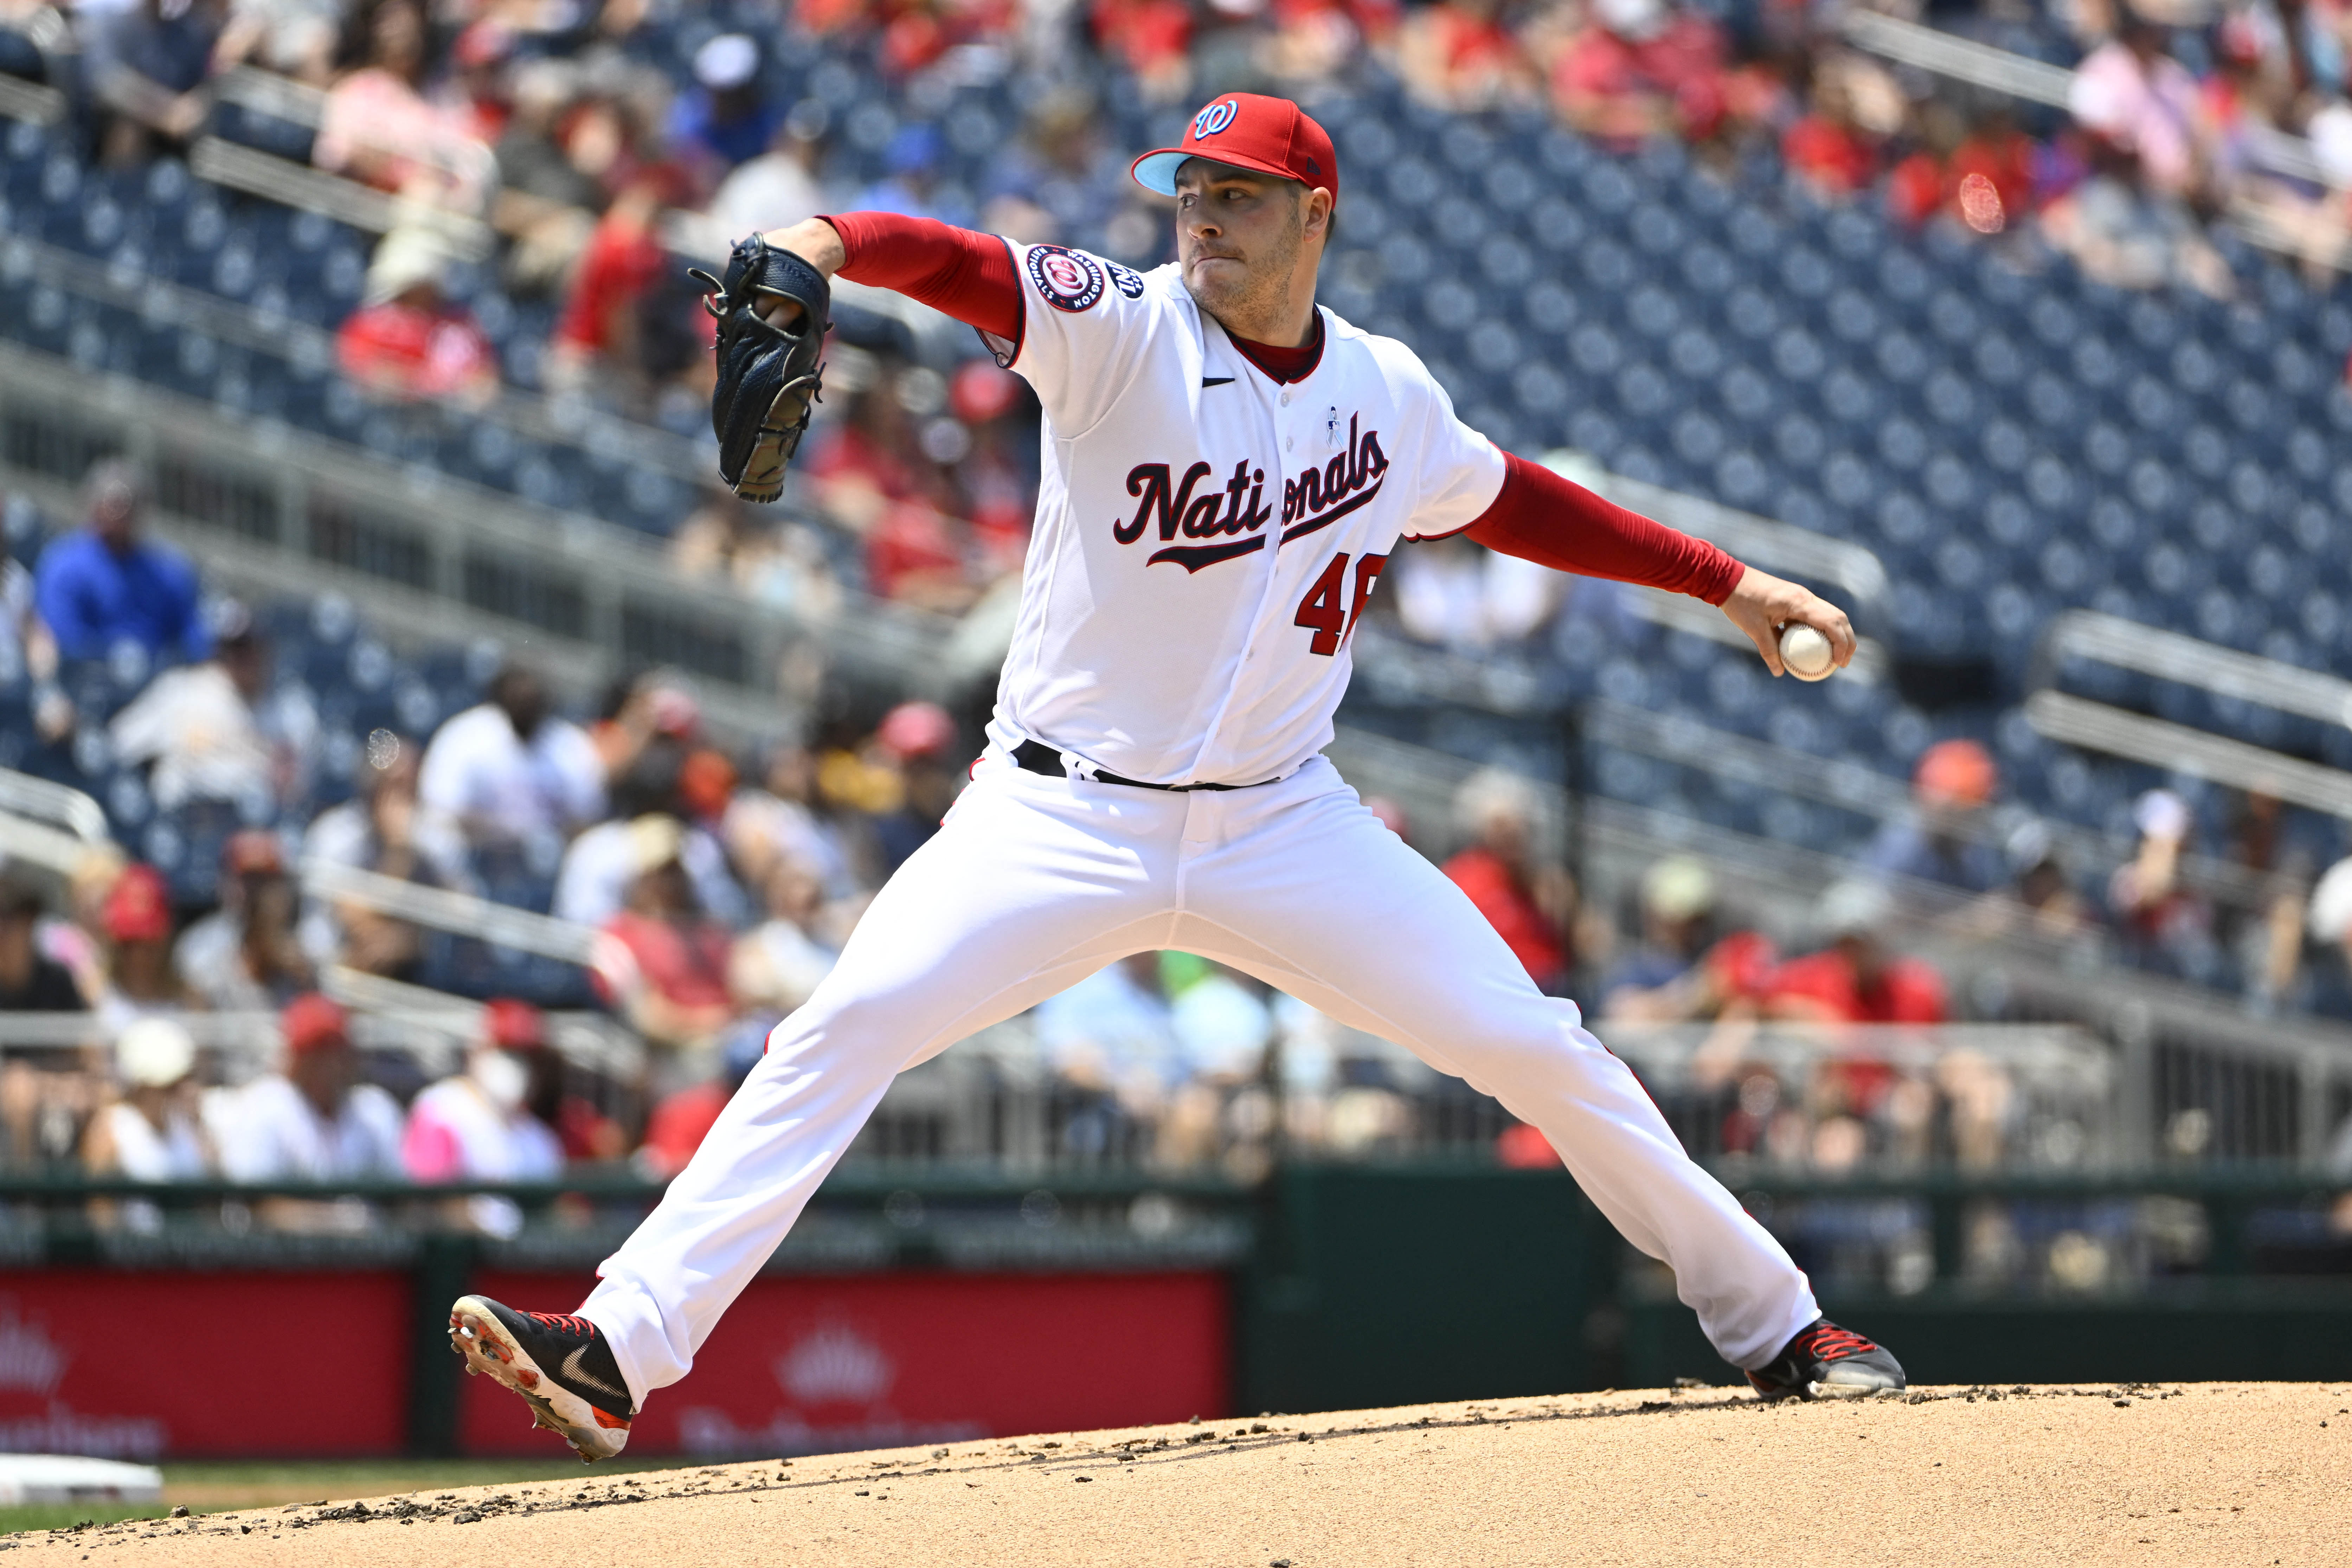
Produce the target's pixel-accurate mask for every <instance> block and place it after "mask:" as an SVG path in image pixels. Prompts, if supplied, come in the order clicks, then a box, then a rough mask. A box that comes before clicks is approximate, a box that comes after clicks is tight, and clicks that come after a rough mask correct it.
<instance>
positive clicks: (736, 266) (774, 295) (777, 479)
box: [689, 234, 833, 501]
mask: <svg viewBox="0 0 2352 1568" xmlns="http://www.w3.org/2000/svg"><path fill="white" fill-rule="evenodd" d="M689 270H690V271H691V272H692V275H693V276H694V278H695V279H696V280H697V281H698V282H700V283H702V284H703V285H704V286H705V287H706V288H708V289H709V290H710V292H709V293H707V294H705V295H704V296H703V299H702V308H703V309H704V310H708V311H709V312H710V313H711V315H712V316H714V317H716V318H717V319H718V321H719V384H718V386H717V387H716V388H715V389H713V390H712V392H711V394H710V427H711V429H712V430H713V431H714V432H716V433H717V435H718V437H719V478H721V479H725V480H726V481H727V484H728V487H729V488H730V489H732V490H733V491H734V492H735V493H736V494H737V495H739V496H741V497H742V498H743V499H744V500H751V501H770V500H775V499H776V498H777V497H778V496H780V495H782V493H783V489H784V465H785V464H787V463H789V462H791V461H792V460H793V451H794V450H795V449H797V448H798V447H799V446H800V444H801V432H803V430H806V429H807V428H808V422H809V407H810V405H811V404H813V403H814V402H815V401H816V397H817V393H818V391H819V383H818V377H819V375H820V374H822V373H823V371H824V363H823V362H822V361H821V360H820V358H819V357H818V356H819V355H821V354H822V353H824V334H825V331H826V329H827V328H829V327H831V326H832V325H833V320H832V305H833V289H831V288H830V287H829V286H828V285H827V284H826V282H825V279H824V273H822V272H819V271H818V270H817V269H816V268H814V267H812V266H810V265H809V264H808V263H807V262H806V261H804V260H803V259H802V258H799V257H797V256H795V255H793V253H792V252H791V251H789V250H778V249H776V248H775V247H772V246H771V245H769V244H768V243H767V242H766V241H765V240H763V239H761V237H759V236H758V235H756V234H755V235H753V236H751V238H749V239H746V240H741V241H740V242H738V243H737V245H736V247H735V253H734V254H733V255H732V256H730V257H729V258H728V260H727V279H726V281H724V282H721V281H720V280H719V279H716V278H713V277H712V276H711V275H710V274H709V273H708V272H705V271H703V270H702V269H701V268H690V269H689ZM777 299H782V300H793V301H795V302H796V303H798V304H799V306H800V307H801V314H800V317H799V319H798V320H797V321H793V323H792V324H791V325H790V326H789V327H780V326H777V325H775V324H774V323H773V322H772V321H767V320H764V319H762V318H761V314H760V306H761V304H763V303H765V302H766V301H768V300H777ZM778 314H779V315H780V316H789V315H790V314H791V312H789V311H781V312H778Z"/></svg>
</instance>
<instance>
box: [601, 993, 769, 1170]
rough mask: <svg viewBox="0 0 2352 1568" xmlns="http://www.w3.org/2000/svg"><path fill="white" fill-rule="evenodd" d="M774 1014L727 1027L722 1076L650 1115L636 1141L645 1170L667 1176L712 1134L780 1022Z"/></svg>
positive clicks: (638, 1158) (666, 1102) (639, 1161)
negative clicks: (640, 1138) (643, 1133)
mask: <svg viewBox="0 0 2352 1568" xmlns="http://www.w3.org/2000/svg"><path fill="white" fill-rule="evenodd" d="M777 1021H778V1020H777V1018H776V1016H775V1015H773V1014H764V1015H761V1016H758V1017H752V1018H746V1019H744V1020H743V1021H742V1022H741V1023H740V1024H738V1025H736V1026H735V1027H733V1028H732V1029H730V1030H729V1031H728V1032H727V1044H726V1047H724V1050H723V1051H722V1053H721V1055H720V1057H719V1076H718V1077H717V1078H714V1079H709V1080H708V1081H707V1082H703V1083H698V1084H690V1085H688V1087H687V1088H685V1089H679V1090H677V1092H676V1093H673V1094H670V1095H668V1096H666V1097H665V1098H664V1099H663V1100H661V1101H660V1102H659V1103H657V1104H656V1106H655V1107H654V1110H653V1114H652V1115H651V1116H650V1117H648V1118H646V1139H645V1142H643V1143H641V1144H639V1145H638V1146H637V1154H636V1162H637V1164H638V1166H639V1168H641V1169H642V1170H643V1171H644V1172H645V1173H646V1174H647V1175H649V1176H651V1177H653V1178H654V1179H655V1180H656V1181H662V1182H667V1181H668V1180H669V1179H670V1178H671V1177H672V1176H675V1175H677V1173H679V1172H680V1171H683V1170H685V1169H686V1163H687V1162H688V1160H691V1159H693V1158H694V1152H695V1151H696V1150H697V1149H699V1148H701V1147H702V1141H703V1139H705V1138H707V1137H709V1135H710V1128H711V1124H712V1123H713V1122H715V1121H718V1120H719V1112H720V1111H722V1110H726V1109H727V1102H728V1101H729V1100H732V1099H733V1098H734V1097H735V1091H736V1090H737V1089H740V1088H741V1087H742V1086H743V1080H744V1079H747V1078H749V1077H751V1069H752V1068H755V1067H758V1066H759V1065H760V1058H761V1057H762V1056H764V1055H765V1054H766V1053H767V1049H768V1036H769V1034H770V1032H771V1031H772V1030H773V1029H774V1028H775V1026H776V1024H777Z"/></svg>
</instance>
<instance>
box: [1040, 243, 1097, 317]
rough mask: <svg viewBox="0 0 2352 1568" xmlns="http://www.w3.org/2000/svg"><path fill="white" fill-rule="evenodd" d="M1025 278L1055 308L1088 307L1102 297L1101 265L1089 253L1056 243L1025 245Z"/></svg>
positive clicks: (1072, 308)
mask: <svg viewBox="0 0 2352 1568" xmlns="http://www.w3.org/2000/svg"><path fill="white" fill-rule="evenodd" d="M1028 265H1029V281H1030V282H1032V283H1034V284H1035V285H1036V286H1037V292H1038V293H1040V294H1042V295H1044V296H1045V303H1047V304H1048V305H1051V306H1053V307H1054V309H1055V310H1092V309H1094V307H1095V303H1096V301H1097V300H1100V299H1101V298H1102V297H1103V269H1102V266H1101V264H1100V263H1099V262H1097V261H1096V260H1095V258H1093V257H1091V256H1087V255H1084V254H1082V253H1080V252H1078V251H1075V250H1071V249H1069V248H1067V247H1064V246H1059V245H1035V246H1032V247H1029V263H1028Z"/></svg>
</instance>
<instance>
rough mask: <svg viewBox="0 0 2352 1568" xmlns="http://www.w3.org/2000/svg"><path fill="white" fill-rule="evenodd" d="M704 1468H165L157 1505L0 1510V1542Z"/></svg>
mask: <svg viewBox="0 0 2352 1568" xmlns="http://www.w3.org/2000/svg"><path fill="white" fill-rule="evenodd" d="M708 1463H709V1460H688V1459H679V1458H661V1459H618V1460H610V1459H608V1460H605V1461H604V1462H602V1463H599V1464H598V1465H597V1466H596V1467H595V1468H594V1470H593V1472H591V1471H589V1470H588V1468H587V1467H585V1466H583V1465H582V1464H581V1463H580V1462H579V1461H578V1460H576V1459H357V1460H354V1459H326V1460H276V1459H251V1460H237V1461H210V1462H191V1463H188V1464H177V1465H173V1464H167V1465H165V1466H164V1467H163V1501H161V1502H152V1503H101V1502H79V1503H29V1504H26V1505H25V1506H23V1507H21V1508H0V1535H6V1534H12V1533H14V1532H16V1531H24V1530H58V1529H62V1528H64V1527H66V1526H68V1525H72V1524H79V1523H80V1522H81V1521H83V1520H89V1521H93V1522H95V1523H98V1524H110V1523H112V1522H113V1521H116V1520H119V1519H161V1518H163V1517H164V1516H165V1515H167V1514H169V1513H170V1512H171V1511H172V1509H173V1506H174V1505H175V1504H180V1503H185V1504H186V1505H187V1507H188V1510H189V1511H190V1512H192V1513H236V1512H240V1511H243V1510H248V1509H255V1510H257V1509H278V1508H283V1507H285V1506H286V1505H287V1504H288V1503H296V1502H317V1501H318V1500H320V1499H322V1498H324V1499H328V1500H333V1501H338V1502H340V1501H341V1500H344V1499H347V1498H362V1497H387V1496H390V1495H392V1494H394V1493H396V1492H411V1491H422V1492H435V1491H451V1490H454V1489H457V1488H459V1487H482V1486H518V1485H526V1484H529V1483H530V1482H534V1481H560V1480H571V1479H577V1478H578V1477H580V1476H582V1475H583V1474H591V1473H593V1474H594V1475H597V1476H609V1475H620V1474H624V1473H626V1472H632V1471H637V1470H667V1469H680V1468H689V1467H693V1466H698V1465H703V1464H708Z"/></svg>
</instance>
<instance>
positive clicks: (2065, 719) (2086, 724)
mask: <svg viewBox="0 0 2352 1568" xmlns="http://www.w3.org/2000/svg"><path fill="white" fill-rule="evenodd" d="M2070 658H2073V659H2083V660H2086V661H2090V662H2094V663H2098V664H2105V665H2110V666H2113V667H2115V668H2119V669H2126V670H2130V671H2133V672H2134V673H2136V674H2139V675H2145V676H2149V677H2152V678H2154V679H2158V680H2165V681H2170V682H2173V683H2176V684H2179V685H2182V686H2192V687H2195V688H2197V689H2200V690H2203V691H2207V692H2210V693H2211V694H2212V695H2213V696H2215V697H2218V698H2223V699H2227V700H2232V701H2239V702H2247V703H2252V704H2256V705H2258V706H2262V707H2266V708H2271V709H2275V710H2278V711H2280V712H2283V713H2293V714H2296V715H2299V716H2301V717H2303V718H2306V719H2314V720H2317V721H2319V722H2321V723H2323V724H2327V725H2330V726H2335V725H2352V681H2347V680H2343V679H2338V678H2336V677H2335V676H2332V675H2326V674H2322V673H2320V672H2318V671H2316V670H2309V669H2304V668H2300V667H2298V666H2295V665H2291V664H2286V663H2283V662H2281V661H2280V660H2277V659H2273V658H2261V657H2259V656H2257V655H2254V654H2248V653H2240V652H2238V651H2237V650H2236V649H2234V648H2229V647H2221V646H2220V645H2218V644H2214V643H2208V642H2202V641H2200V640H2199V639H2197V638H2195V637H2184V636H2182V635H2181V634H2180V633H2179V632H2168V631H2161V630H2158V628H2156V627H2154V626H2142V625H2140V624H2139V623H2137V622H2136V621H2127V620H2125V619H2123V618H2121V617H2120V616H2107V615H2100V614H2097V613H2095V612H2094V611H2089V610H2070V611H2068V612H2066V613H2065V614H2063V615H2061V616H2057V617H2056V618H2055V619H2053V621H2052V622H2051V623H2050V625H2049V626H2048V628H2047V629H2046V630H2045V631H2044V632H2043V634H2042V642H2041V645H2040V647H2038V648H2037V650H2036V652H2035V657H2034V663H2033V677H2032V685H2033V689H2032V692H2031V693H2030V694H2029V695H2028V696H2027V698H2026V701H2025V718H2026V721H2027V722H2028V723H2030V724H2032V726H2033V728H2034V730H2035V731H2036V732H2037V733H2039V734H2042V735H2044V736H2047V737H2048V738H2049V739H2051V740H2053V741H2060V742H2065V743H2066V744H2068V745H2074V746H2081V747H2083V748H2084V749H2086V750H2090V751H2096V752H2107V753H2109V754H2110V755H2114V756H2119V757H2125V758H2128V759H2130V760H2131V761H2133V762H2137V763H2147V764H2149V765H2150V766H2153V767H2159V768H2167V769H2170V770H2173V771H2175V772H2178V773H2188V774H2190V775H2192V776H2194V777H2197V778H2201V779H2206V780H2209V781H2210V782H2212V783H2215V784H2227V785H2229V786H2231V787H2232V788H2235V789H2242V790H2246V791H2249V792H2254V793H2260V794H2264V795H2274V796H2276V797H2277V798H2278V799H2280V800H2283V801H2287V802H2290V803H2292V804H2294V805H2302V806H2307V807H2309V808H2310V809H2312V810H2314V811H2320V812H2325V813H2326V814H2328V815H2330V816H2340V817H2345V818H2347V819H2352V772H2347V771H2346V770H2344V769H2342V768H2332V767H2328V766H2326V764H2324V763H2313V762H2306V761H2305V760H2304V759H2303V758H2300V757H2294V756H2289V755H2287V754H2286V753H2284V752H2274V751H2272V750H2270V749H2268V748H2266V747H2263V746H2257V745H2252V744H2251V743H2249V742H2243V741H2237V740H2232V739H2230V738H2229V737H2227V736H2222V735H2216V734H2213V733H2212V732H2210V731H2205V730H2200V729H2196V728H2193V727H2191V726H2189V725H2187V724H2179V723H2175V722H2172V721H2168V720H2164V719H2156V718H2151V717H2149V716H2147V715H2146V714H2142V713H2135V712H2133V711H2131V710H2129V709H2126V708H2118V707H2116V706H2115V705H2114V704H2112V703H2105V702H2097V701H2094V700H2090V699H2088V698H2084V697H2077V696H2074V694H2072V693H2070V692H2064V691H2060V690H2058V689H2056V683H2057V681H2058V679H2059V677H2060V675H2061V673H2062V666H2063V664H2064V662H2065V661H2066V660H2068V659H2070Z"/></svg>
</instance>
